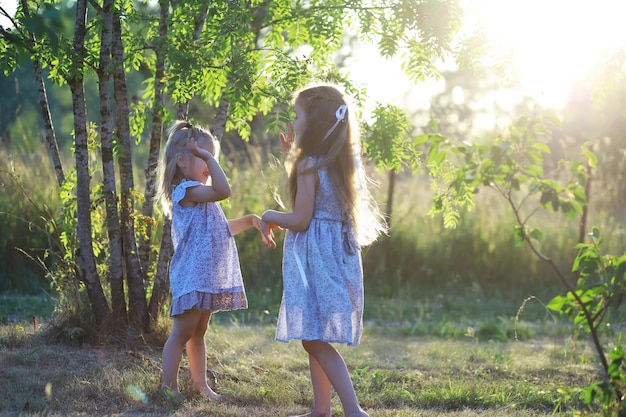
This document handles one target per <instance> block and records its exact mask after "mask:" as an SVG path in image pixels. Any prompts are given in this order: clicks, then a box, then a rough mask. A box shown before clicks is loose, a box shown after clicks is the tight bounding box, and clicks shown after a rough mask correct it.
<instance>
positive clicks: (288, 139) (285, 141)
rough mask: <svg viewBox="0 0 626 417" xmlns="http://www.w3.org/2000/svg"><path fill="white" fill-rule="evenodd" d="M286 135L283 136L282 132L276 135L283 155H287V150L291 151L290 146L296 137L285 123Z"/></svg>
mask: <svg viewBox="0 0 626 417" xmlns="http://www.w3.org/2000/svg"><path fill="white" fill-rule="evenodd" d="M286 126H287V134H286V135H285V134H284V133H283V132H280V133H279V134H278V139H279V140H280V151H281V152H282V153H283V154H288V153H289V150H291V145H292V144H293V141H294V139H295V137H296V134H295V132H294V131H293V126H292V124H291V123H287V125H286Z"/></svg>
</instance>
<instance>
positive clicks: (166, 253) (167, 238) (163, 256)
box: [148, 218, 173, 330]
mask: <svg viewBox="0 0 626 417" xmlns="http://www.w3.org/2000/svg"><path fill="white" fill-rule="evenodd" d="M171 230H172V220H171V219H169V218H165V220H164V221H163V235H162V237H161V247H160V248H159V260H158V261H157V267H156V274H155V277H154V286H153V287H152V297H151V298H150V305H149V307H148V311H149V313H150V326H151V329H152V330H154V325H155V324H156V321H157V318H158V317H159V316H160V315H161V311H162V309H163V304H164V303H165V300H166V299H167V296H168V294H169V290H170V281H169V274H168V272H169V265H170V259H171V258H172V246H173V245H172V235H171Z"/></svg>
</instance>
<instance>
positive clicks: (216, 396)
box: [198, 387, 222, 401]
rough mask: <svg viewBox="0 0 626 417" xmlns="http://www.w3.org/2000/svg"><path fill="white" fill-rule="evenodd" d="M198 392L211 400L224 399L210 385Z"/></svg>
mask: <svg viewBox="0 0 626 417" xmlns="http://www.w3.org/2000/svg"><path fill="white" fill-rule="evenodd" d="M198 392H199V393H200V394H201V395H203V396H205V397H206V398H208V399H209V400H213V401H221V400H222V396H221V395H220V394H218V393H217V392H215V391H213V390H212V389H211V388H210V387H204V388H202V389H199V390H198Z"/></svg>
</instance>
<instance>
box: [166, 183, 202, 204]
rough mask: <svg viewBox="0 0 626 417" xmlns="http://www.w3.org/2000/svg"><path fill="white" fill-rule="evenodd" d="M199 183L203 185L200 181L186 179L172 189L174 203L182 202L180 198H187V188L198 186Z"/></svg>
mask: <svg viewBox="0 0 626 417" xmlns="http://www.w3.org/2000/svg"><path fill="white" fill-rule="evenodd" d="M198 185H202V184H201V183H200V182H199V181H185V180H183V182H181V183H180V184H178V185H177V186H176V187H174V190H173V191H172V205H175V204H178V203H180V200H182V199H183V198H185V193H186V192H187V188H191V187H197V186H198Z"/></svg>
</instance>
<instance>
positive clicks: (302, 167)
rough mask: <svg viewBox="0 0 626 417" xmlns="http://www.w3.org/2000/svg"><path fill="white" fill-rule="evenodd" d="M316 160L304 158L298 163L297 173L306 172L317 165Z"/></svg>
mask: <svg viewBox="0 0 626 417" xmlns="http://www.w3.org/2000/svg"><path fill="white" fill-rule="evenodd" d="M318 162H319V161H318V159H317V158H316V157H314V156H305V157H303V158H302V159H301V160H299V161H298V173H301V172H304V171H307V170H309V169H311V168H313V167H314V166H315V165H317V164H318Z"/></svg>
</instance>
